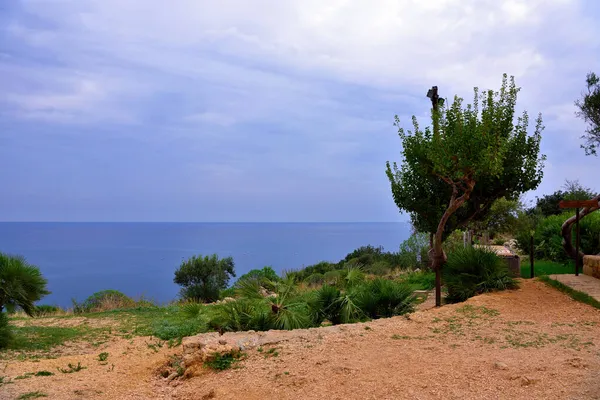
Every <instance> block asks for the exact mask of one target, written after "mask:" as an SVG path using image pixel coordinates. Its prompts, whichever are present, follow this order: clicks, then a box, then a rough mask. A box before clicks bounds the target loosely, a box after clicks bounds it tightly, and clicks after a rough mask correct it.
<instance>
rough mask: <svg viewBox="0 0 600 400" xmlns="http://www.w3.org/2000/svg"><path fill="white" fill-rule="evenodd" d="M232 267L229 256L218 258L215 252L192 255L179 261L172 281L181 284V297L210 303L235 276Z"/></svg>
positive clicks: (216, 298)
mask: <svg viewBox="0 0 600 400" xmlns="http://www.w3.org/2000/svg"><path fill="white" fill-rule="evenodd" d="M234 267H235V265H234V262H233V258H231V257H226V258H223V259H221V260H219V257H218V256H217V255H216V254H213V255H212V256H205V257H202V256H198V257H196V256H193V257H191V258H190V259H188V260H187V261H184V262H182V263H181V265H180V266H179V268H178V269H177V270H176V271H175V278H174V279H173V281H174V282H175V283H176V284H178V285H180V286H182V288H181V292H180V294H181V297H182V298H184V299H186V300H196V301H204V302H207V303H210V302H213V301H216V300H218V299H219V292H220V291H221V290H223V289H225V288H226V287H227V285H228V283H229V279H230V278H231V277H234V276H235V270H234Z"/></svg>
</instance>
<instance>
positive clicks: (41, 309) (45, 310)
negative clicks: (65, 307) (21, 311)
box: [34, 304, 61, 317]
mask: <svg viewBox="0 0 600 400" xmlns="http://www.w3.org/2000/svg"><path fill="white" fill-rule="evenodd" d="M59 311H61V310H60V308H59V307H58V306H51V305H47V304H42V305H39V306H35V312H34V315H35V316H36V317H43V316H45V315H52V314H56V313H57V312H59Z"/></svg>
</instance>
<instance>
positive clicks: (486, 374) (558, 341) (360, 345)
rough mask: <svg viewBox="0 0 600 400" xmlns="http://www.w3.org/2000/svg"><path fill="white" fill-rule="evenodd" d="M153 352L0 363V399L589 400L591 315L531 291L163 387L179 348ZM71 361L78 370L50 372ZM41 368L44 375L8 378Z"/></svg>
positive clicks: (599, 355) (594, 363) (397, 321)
mask: <svg viewBox="0 0 600 400" xmlns="http://www.w3.org/2000/svg"><path fill="white" fill-rule="evenodd" d="M156 343H158V342H157V340H156V339H151V338H134V339H131V340H127V339H122V338H115V339H114V340H112V341H110V342H108V343H106V344H105V345H104V346H103V347H102V348H98V349H92V350H91V349H89V348H88V349H86V350H85V351H82V353H81V354H78V355H65V356H60V357H58V358H56V359H47V360H40V361H39V362H33V361H10V362H8V363H4V365H3V364H1V363H0V376H6V377H9V378H12V382H13V383H10V384H4V385H2V386H0V399H13V398H16V397H17V396H19V395H21V394H23V393H26V392H35V391H40V392H43V393H45V394H47V395H48V398H49V399H213V398H214V399H248V400H254V399H328V400H335V399H600V310H597V309H594V308H592V307H590V306H587V305H584V304H581V303H578V302H575V301H573V300H572V299H571V298H569V297H567V296H566V295H564V294H562V293H560V292H558V291H556V290H555V289H553V288H549V287H547V286H545V285H544V284H543V283H541V282H537V281H522V282H521V289H519V290H516V291H511V292H502V293H494V294H487V295H482V296H478V297H475V298H472V299H470V300H468V301H467V302H465V303H462V304H455V305H448V306H444V307H442V308H440V309H430V310H426V311H418V312H416V313H414V314H411V315H410V316H408V318H406V317H395V318H390V319H381V320H377V321H372V322H369V323H364V324H352V325H343V326H340V329H339V330H337V331H336V330H330V331H329V332H326V331H325V330H324V334H323V335H322V336H317V338H316V339H315V340H310V341H307V340H306V339H301V338H292V339H290V340H288V341H286V342H283V343H280V344H277V345H275V346H274V347H276V350H274V352H272V353H269V351H268V350H269V349H267V348H265V349H253V350H249V351H248V352H247V354H246V357H245V359H243V360H242V361H240V362H239V363H238V365H237V367H236V368H233V369H230V370H226V371H222V372H214V371H211V370H208V369H206V368H202V369H199V370H198V373H196V374H195V375H194V376H191V377H189V378H187V379H182V378H177V379H175V380H172V381H170V382H169V381H167V380H166V379H164V378H162V377H161V376H160V375H159V373H158V372H159V370H160V369H161V366H163V365H165V364H166V363H168V362H169V359H170V357H173V356H177V355H178V354H181V351H182V349H181V347H176V348H171V349H169V348H168V346H167V345H166V344H164V345H163V346H162V347H158V346H156V345H153V344H156ZM148 344H150V346H149V345H148ZM259 350H262V351H259ZM92 351H93V352H92ZM100 352H108V353H109V357H108V360H107V363H106V364H104V363H101V362H100V361H98V357H97V356H98V353H100ZM77 362H81V365H83V366H85V367H86V369H84V370H81V371H79V372H74V373H71V374H65V373H61V372H59V371H57V367H60V368H65V367H66V366H67V364H68V363H73V364H77ZM103 364H104V365H103ZM41 370H47V371H51V372H54V373H55V375H53V376H47V377H36V376H34V377H31V378H27V379H15V378H16V377H17V376H19V375H22V374H24V373H27V372H37V371H41ZM5 380H6V378H5Z"/></svg>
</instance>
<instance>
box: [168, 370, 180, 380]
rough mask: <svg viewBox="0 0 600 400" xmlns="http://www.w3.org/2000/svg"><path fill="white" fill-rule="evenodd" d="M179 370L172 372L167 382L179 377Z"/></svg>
mask: <svg viewBox="0 0 600 400" xmlns="http://www.w3.org/2000/svg"><path fill="white" fill-rule="evenodd" d="M177 376H178V374H177V372H171V375H169V376H167V382H171V381H172V380H173V379H175V378H177Z"/></svg>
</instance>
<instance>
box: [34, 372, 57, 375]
mask: <svg viewBox="0 0 600 400" xmlns="http://www.w3.org/2000/svg"><path fill="white" fill-rule="evenodd" d="M52 375H54V372H50V371H38V372H36V373H35V376H52Z"/></svg>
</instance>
